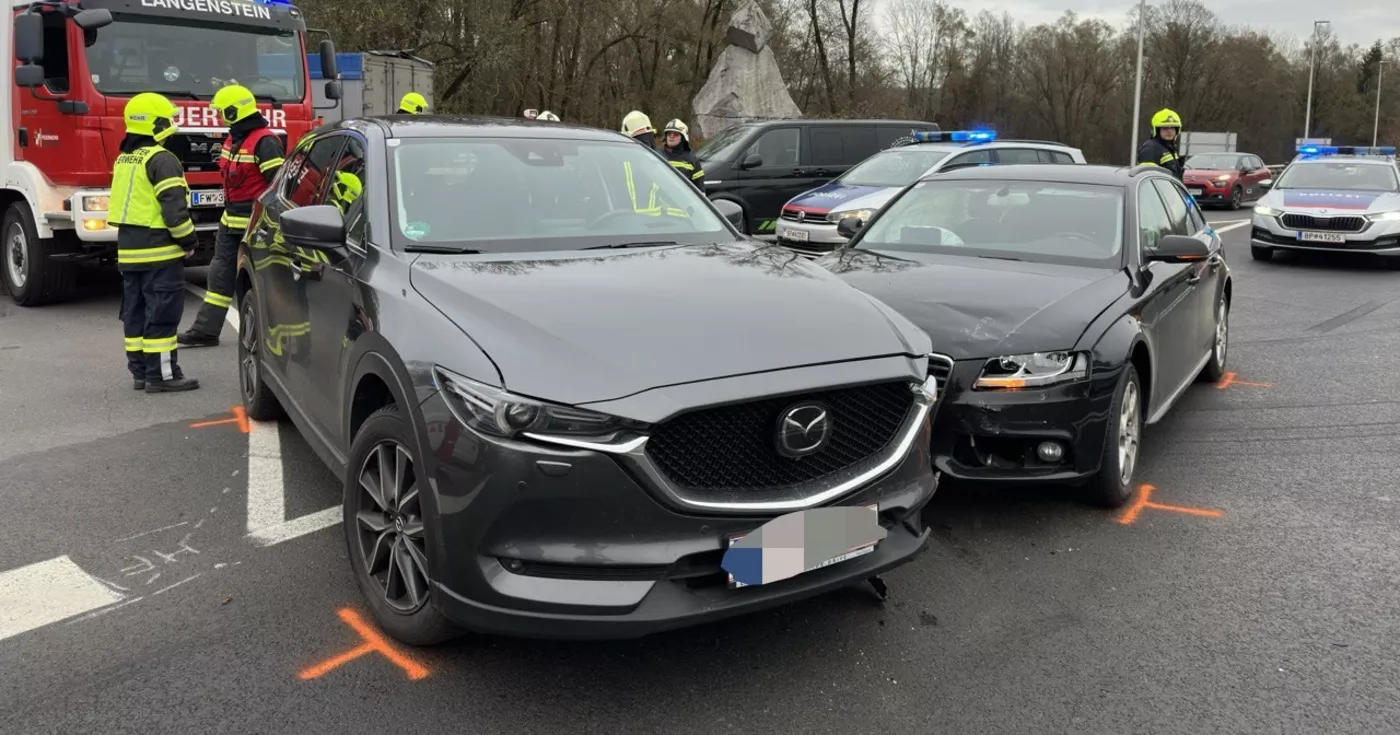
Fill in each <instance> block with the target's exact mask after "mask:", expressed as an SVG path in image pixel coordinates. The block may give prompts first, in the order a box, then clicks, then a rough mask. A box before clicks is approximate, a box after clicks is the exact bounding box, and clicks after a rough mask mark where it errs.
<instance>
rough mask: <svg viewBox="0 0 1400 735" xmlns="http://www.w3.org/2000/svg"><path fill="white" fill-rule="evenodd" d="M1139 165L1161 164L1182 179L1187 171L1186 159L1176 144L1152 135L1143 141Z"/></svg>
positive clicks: (1139, 149)
mask: <svg viewBox="0 0 1400 735" xmlns="http://www.w3.org/2000/svg"><path fill="white" fill-rule="evenodd" d="M1137 162H1138V165H1142V166H1161V167H1162V168H1164V169H1166V170H1167V173H1169V174H1171V175H1172V176H1175V177H1176V180H1177V181H1181V177H1182V175H1183V174H1185V173H1186V161H1185V160H1183V159H1182V157H1181V154H1179V153H1177V152H1176V146H1174V145H1169V144H1167V143H1166V142H1165V141H1163V140H1162V139H1161V138H1157V137H1155V136H1154V137H1151V138H1148V139H1147V140H1144V141H1143V142H1142V146H1141V147H1139V148H1138V155H1137Z"/></svg>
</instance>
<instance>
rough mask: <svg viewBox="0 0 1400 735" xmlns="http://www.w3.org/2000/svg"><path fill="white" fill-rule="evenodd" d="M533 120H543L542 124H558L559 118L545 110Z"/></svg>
mask: <svg viewBox="0 0 1400 735" xmlns="http://www.w3.org/2000/svg"><path fill="white" fill-rule="evenodd" d="M535 119H536V120H543V121H544V122H559V116H558V115H556V114H554V113H552V112H550V111H549V110H545V111H544V112H541V113H540V114H539V115H537V116H536V117H535Z"/></svg>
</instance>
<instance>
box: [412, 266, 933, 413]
mask: <svg viewBox="0 0 1400 735" xmlns="http://www.w3.org/2000/svg"><path fill="white" fill-rule="evenodd" d="M410 281H411V283H412V284H413V288H414V290H416V291H417V292H418V293H419V294H421V295H422V296H423V298H425V299H426V300H427V301H428V302H430V303H431V304H432V305H433V306H434V307H436V308H437V309H438V310H440V311H441V312H442V313H443V314H444V315H446V316H447V317H448V318H449V319H451V320H453V321H454V322H455V323H456V324H457V326H458V327H460V328H461V329H462V331H463V332H465V333H466V334H467V335H468V336H469V337H470V338H471V339H472V340H473V341H474V342H475V343H476V344H477V345H478V346H479V347H480V348H481V349H482V350H483V351H485V353H486V354H487V355H488V356H489V357H490V358H491V360H492V361H493V362H495V364H496V366H497V367H498V368H499V370H500V372H501V376H502V378H503V380H504V382H505V388H506V389H507V390H510V391H512V392H514V393H517V394H520V395H524V396H530V397H533V398H538V399H541V400H549V401H554V402H558V403H564V404H570V405H577V404H581V403H591V402H596V401H606V400H613V399H617V398H623V397H625V396H629V395H633V394H636V393H639V392H642V391H645V390H649V389H652V388H658V387H662V386H667V385H678V384H682V383H691V382H696V381H703V380H712V379H718V378H725V377H730V376H735V375H743V374H750V373H758V372H764V371H772V370H781V369H786V368H794V367H800V366H805V365H814V364H820V363H833V362H840V361H846V360H860V359H868V358H874V357H882V356H888V355H913V356H917V355H921V354H925V353H926V350H927V348H928V338H927V336H926V335H923V334H921V333H919V331H918V330H917V329H915V328H914V327H913V325H912V324H910V323H909V322H908V321H906V320H904V319H903V318H902V317H900V316H899V315H898V314H895V313H893V312H890V311H889V310H888V309H886V308H882V307H883V305H881V304H878V303H876V302H875V301H874V300H873V299H871V298H870V297H868V296H867V295H865V294H863V293H861V292H860V291H857V290H856V289H853V288H850V287H849V286H847V285H846V284H845V283H842V281H841V279H839V278H837V277H836V276H834V275H832V274H831V273H830V272H828V271H826V270H823V269H822V268H819V267H817V266H815V265H813V264H812V263H811V261H809V260H806V259H804V258H798V257H794V255H793V253H792V252H791V251H790V250H787V249H786V248H783V247H780V246H776V245H771V246H770V245H764V246H760V245H756V244H749V243H733V244H721V245H696V246H685V247H670V248H648V249H646V250H610V251H600V252H598V253H591V252H590V253H579V252H577V251H574V252H569V253H559V254H534V253H532V254H530V255H529V256H526V257H522V255H519V254H514V255H441V256H440V255H428V254H425V255H422V256H420V257H418V258H417V259H416V260H415V261H414V262H413V266H412V271H411V275H410ZM444 367H446V368H449V369H451V368H452V367H453V366H451V365H444Z"/></svg>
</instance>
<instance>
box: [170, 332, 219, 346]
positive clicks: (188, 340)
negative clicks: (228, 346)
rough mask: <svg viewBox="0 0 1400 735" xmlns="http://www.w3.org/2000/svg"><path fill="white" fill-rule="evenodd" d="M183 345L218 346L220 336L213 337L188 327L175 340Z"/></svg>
mask: <svg viewBox="0 0 1400 735" xmlns="http://www.w3.org/2000/svg"><path fill="white" fill-rule="evenodd" d="M175 341H176V342H178V343H179V345H180V346H181V347H218V346H219V338H218V337H211V336H209V335H207V334H205V333H203V332H197V331H195V330H193V329H186V330H185V331H184V333H183V334H181V335H180V336H179V338H177V339H176V340H175Z"/></svg>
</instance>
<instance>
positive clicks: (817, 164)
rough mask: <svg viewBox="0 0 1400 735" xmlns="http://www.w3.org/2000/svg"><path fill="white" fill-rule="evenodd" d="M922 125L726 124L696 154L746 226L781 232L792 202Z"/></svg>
mask: <svg viewBox="0 0 1400 735" xmlns="http://www.w3.org/2000/svg"><path fill="white" fill-rule="evenodd" d="M915 130H929V131H933V130H938V126H937V125H935V124H934V123H931V122H921V121H918V120H813V119H792V120H766V121H763V122H752V123H745V124H742V125H735V126H734V127H730V128H725V129H724V130H722V131H720V132H719V133H718V134H717V135H715V137H713V138H710V139H709V140H707V141H705V143H704V145H702V146H700V148H699V150H697V151H696V152H695V155H696V156H697V157H699V159H700V161H701V163H702V164H703V165H704V167H705V193H706V194H708V195H709V196H710V198H711V199H728V200H730V201H733V202H735V203H736V204H738V205H739V206H741V207H743V208H744V231H745V232H747V233H748V234H750V235H756V236H758V237H771V236H773V235H774V234H776V232H777V228H778V215H779V214H780V213H781V212H782V209H783V205H784V204H786V203H787V202H788V200H790V199H792V198H793V197H795V196H797V195H798V194H801V193H802V192H804V191H807V190H808V189H812V188H815V187H818V186H821V185H822V184H824V183H826V182H827V181H830V180H831V179H834V178H836V177H837V176H840V175H841V174H843V173H845V172H846V169H848V168H850V167H851V166H854V165H856V164H857V163H860V162H861V161H864V160H865V159H867V158H869V157H870V156H871V155H873V154H874V153H876V152H878V151H882V150H884V149H886V148H889V147H891V146H893V145H894V144H895V143H896V142H897V141H899V140H900V139H901V138H907V137H909V136H910V134H911V133H912V132H913V131H915Z"/></svg>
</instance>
